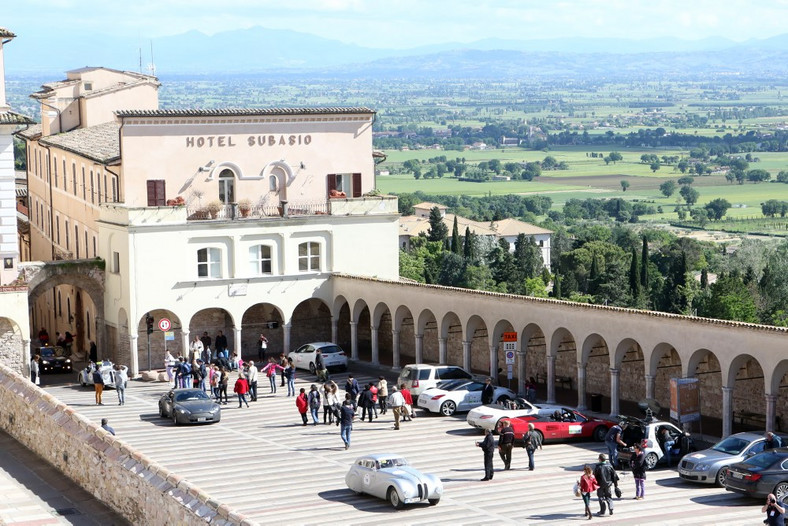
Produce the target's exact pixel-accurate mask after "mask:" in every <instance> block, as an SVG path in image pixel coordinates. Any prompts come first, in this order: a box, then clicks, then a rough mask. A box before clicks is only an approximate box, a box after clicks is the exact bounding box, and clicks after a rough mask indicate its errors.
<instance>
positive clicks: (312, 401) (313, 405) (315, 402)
mask: <svg viewBox="0 0 788 526" xmlns="http://www.w3.org/2000/svg"><path fill="white" fill-rule="evenodd" d="M308 401H309V412H310V413H311V414H312V425H313V426H316V425H317V423H318V422H319V421H320V418H319V417H318V411H320V404H321V400H320V391H318V390H317V386H316V385H315V384H312V386H311V387H310V388H309V397H308Z"/></svg>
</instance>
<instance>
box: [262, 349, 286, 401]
mask: <svg viewBox="0 0 788 526" xmlns="http://www.w3.org/2000/svg"><path fill="white" fill-rule="evenodd" d="M280 369H283V368H282V366H281V365H279V364H278V363H276V358H274V357H273V356H272V357H271V358H269V359H268V363H267V364H265V367H263V368H262V369H260V372H262V373H264V374H265V376H266V377H267V378H268V383H269V384H270V385H271V394H276V371H278V370H280Z"/></svg>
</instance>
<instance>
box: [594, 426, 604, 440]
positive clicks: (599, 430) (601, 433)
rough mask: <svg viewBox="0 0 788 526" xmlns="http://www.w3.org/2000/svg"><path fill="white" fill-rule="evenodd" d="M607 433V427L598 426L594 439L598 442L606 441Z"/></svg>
mask: <svg viewBox="0 0 788 526" xmlns="http://www.w3.org/2000/svg"><path fill="white" fill-rule="evenodd" d="M606 435H607V427H605V426H597V428H596V429H594V440H596V441H597V442H604V441H605V436H606Z"/></svg>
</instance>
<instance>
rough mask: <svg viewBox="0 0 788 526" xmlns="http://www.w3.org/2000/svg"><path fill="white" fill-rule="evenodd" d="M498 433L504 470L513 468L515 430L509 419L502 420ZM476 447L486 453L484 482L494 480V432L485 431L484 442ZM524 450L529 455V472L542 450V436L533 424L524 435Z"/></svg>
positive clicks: (478, 443) (499, 452)
mask: <svg viewBox="0 0 788 526" xmlns="http://www.w3.org/2000/svg"><path fill="white" fill-rule="evenodd" d="M497 431H498V435H499V438H498V454H499V455H500V457H501V460H502V461H503V469H504V470H509V469H511V468H512V450H513V449H514V429H513V428H512V424H511V422H510V421H509V420H508V419H503V420H501V423H500V425H499V427H498V429H497ZM476 445H477V446H478V447H480V448H481V449H482V451H483V452H484V478H482V482H486V481H488V480H492V479H493V475H494V473H495V469H494V466H493V457H494V456H495V439H494V438H493V434H492V431H490V430H489V429H485V430H484V440H482V441H480V442H476ZM523 448H524V449H525V451H526V453H527V454H528V470H529V471H533V470H534V467H535V466H534V452H535V451H536V450H537V449H542V435H541V434H540V433H539V432H538V431H536V430H535V429H534V425H533V424H528V431H526V432H525V434H524V435H523Z"/></svg>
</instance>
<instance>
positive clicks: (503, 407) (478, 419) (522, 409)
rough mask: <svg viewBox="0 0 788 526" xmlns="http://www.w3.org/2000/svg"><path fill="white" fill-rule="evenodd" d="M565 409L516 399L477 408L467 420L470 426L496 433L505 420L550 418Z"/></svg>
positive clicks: (471, 411)
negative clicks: (522, 417) (519, 417)
mask: <svg viewBox="0 0 788 526" xmlns="http://www.w3.org/2000/svg"><path fill="white" fill-rule="evenodd" d="M564 410H565V408H563V407H561V406H560V405H555V404H549V405H546V404H537V405H534V404H532V403H531V402H529V401H527V400H526V399H525V398H515V399H514V400H509V401H508V402H507V403H505V404H487V405H481V406H479V407H475V408H473V409H471V410H470V411H469V412H468V417H467V418H466V420H467V422H468V425H469V426H472V427H475V428H476V429H480V430H482V431H484V430H485V429H489V430H490V431H493V432H495V431H496V429H498V423H499V422H500V421H501V420H503V419H504V418H516V417H518V416H531V415H538V416H549V415H552V414H553V413H554V412H555V411H564Z"/></svg>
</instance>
